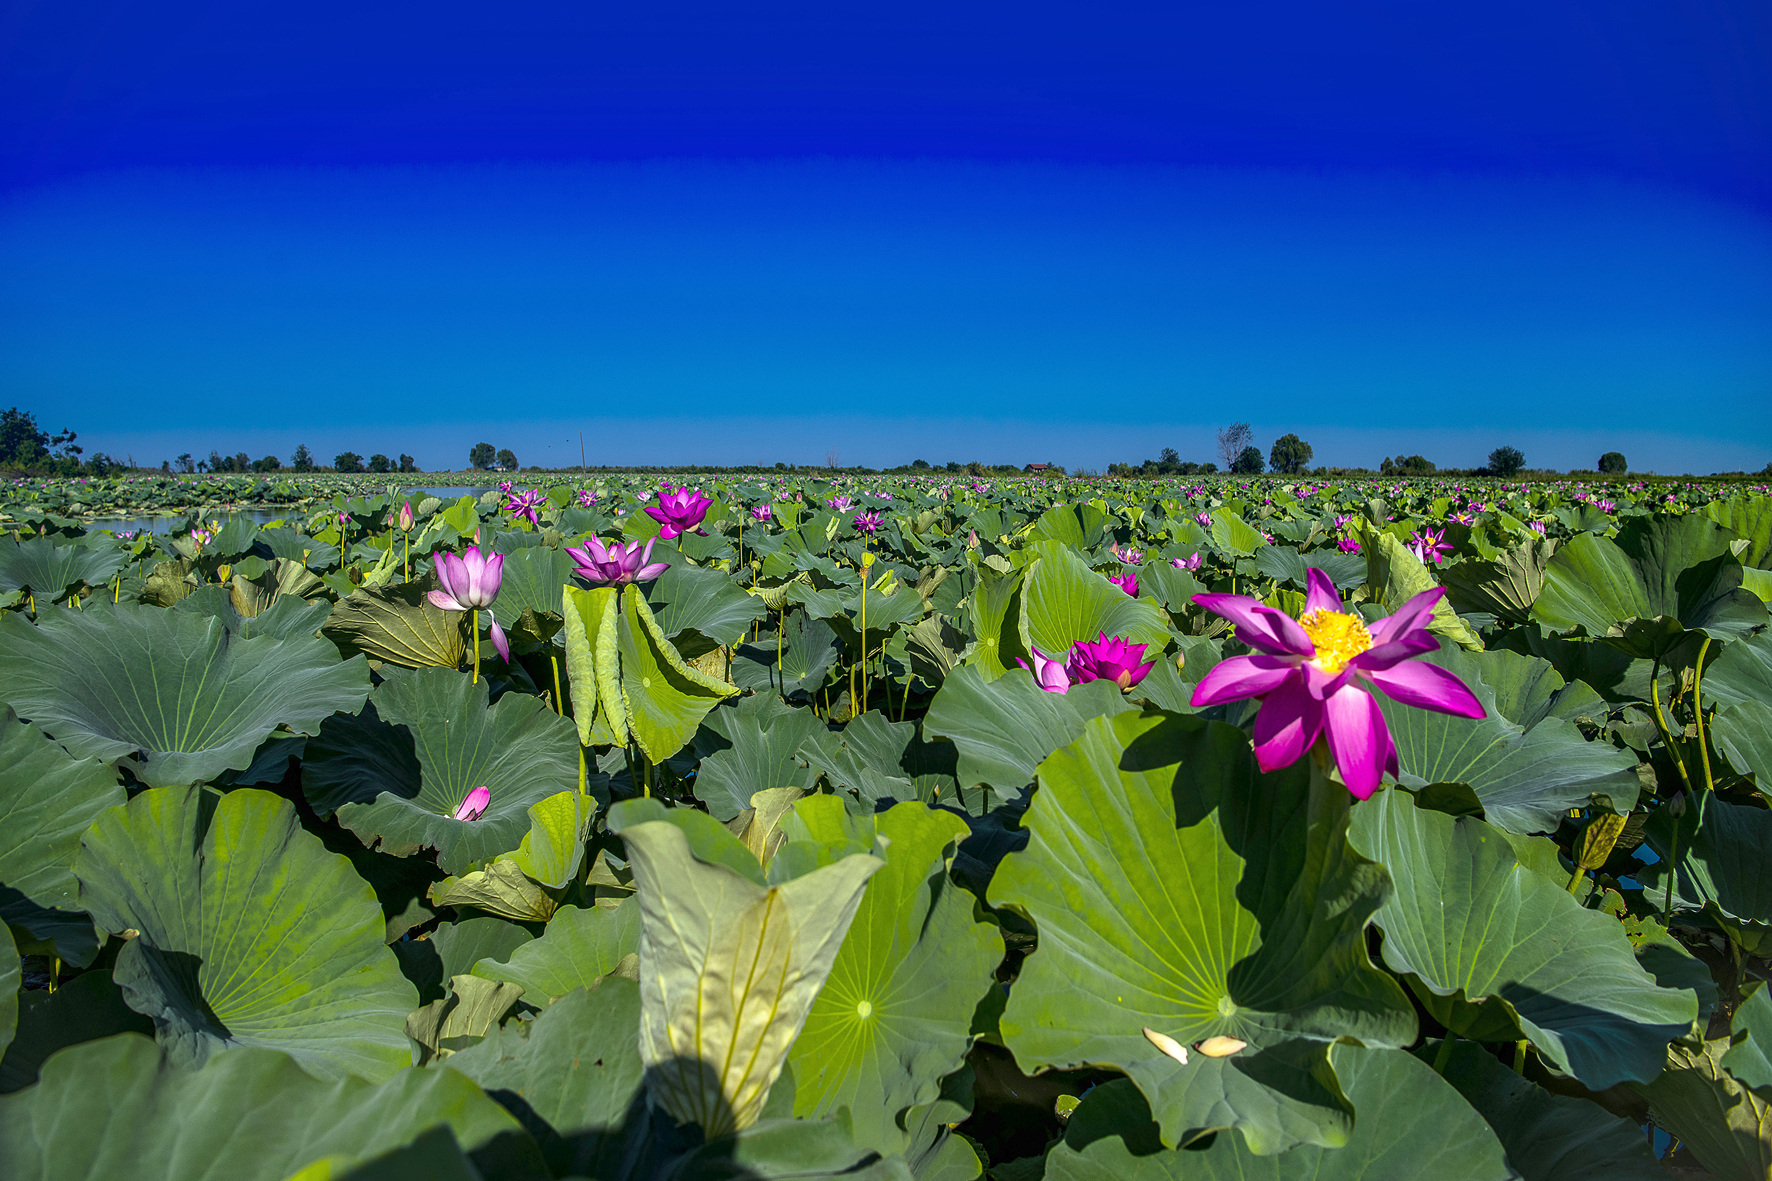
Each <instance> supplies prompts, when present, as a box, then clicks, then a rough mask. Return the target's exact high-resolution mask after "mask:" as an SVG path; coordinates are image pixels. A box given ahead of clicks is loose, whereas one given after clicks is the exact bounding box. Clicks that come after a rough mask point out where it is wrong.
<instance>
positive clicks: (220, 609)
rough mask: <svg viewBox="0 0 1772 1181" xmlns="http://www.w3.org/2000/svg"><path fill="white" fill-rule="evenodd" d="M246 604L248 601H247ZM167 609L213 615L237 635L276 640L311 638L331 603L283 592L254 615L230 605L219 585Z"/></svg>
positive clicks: (229, 596) (231, 598) (229, 597)
mask: <svg viewBox="0 0 1772 1181" xmlns="http://www.w3.org/2000/svg"><path fill="white" fill-rule="evenodd" d="M249 605H250V604H249ZM171 610H173V611H178V612H183V613H188V614H196V615H213V616H215V617H216V618H217V619H219V620H221V622H222V626H223V627H225V628H227V629H228V632H229V633H230V634H231V635H233V636H236V637H239V638H242V639H244V638H247V637H251V636H275V637H277V638H278V639H280V640H290V639H296V638H301V639H311V638H313V637H314V636H316V635H318V634H319V632H320V626H321V625H322V624H324V623H325V622H326V619H327V615H328V613H329V612H330V611H331V610H332V604H330V603H328V602H327V601H326V600H325V599H318V600H315V601H313V602H309V601H308V600H306V599H303V598H301V597H300V596H298V595H284V596H282V597H281V598H279V599H277V600H276V601H274V602H272V603H270V604H268V605H267V606H266V607H265V609H264V610H262V611H260V612H259V613H258V614H256V615H252V614H247V613H245V612H242V611H240V610H239V609H237V608H236V607H235V605H234V596H233V594H232V592H231V591H229V590H227V589H226V588H224V587H219V586H206V587H203V588H202V589H200V590H197V591H195V592H193V593H192V594H190V595H188V596H186V597H185V598H183V599H180V600H179V601H178V602H176V603H174V604H173V605H172V607H171Z"/></svg>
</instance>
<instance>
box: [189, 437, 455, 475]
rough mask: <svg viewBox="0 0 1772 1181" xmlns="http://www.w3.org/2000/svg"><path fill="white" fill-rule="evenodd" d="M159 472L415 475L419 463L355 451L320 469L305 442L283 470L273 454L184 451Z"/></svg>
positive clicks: (405, 456)
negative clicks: (206, 455) (201, 455)
mask: <svg viewBox="0 0 1772 1181" xmlns="http://www.w3.org/2000/svg"><path fill="white" fill-rule="evenodd" d="M160 470H162V471H166V472H183V473H185V474H187V475H188V474H192V473H196V472H234V473H245V472H261V473H262V472H280V471H285V470H288V471H292V472H304V473H305V472H378V473H381V472H416V471H418V470H420V469H419V466H418V461H417V460H415V459H413V458H412V456H410V455H402V456H401V457H400V458H399V459H390V458H388V457H387V456H385V455H382V454H380V453H379V452H378V453H377V454H375V455H371V456H370V457H369V458H368V459H367V460H365V459H364V458H363V457H362V456H361V455H358V454H357V453H356V452H355V451H344V452H340V453H339V454H338V455H335V456H333V458H332V466H331V467H323V466H321V465H320V464H318V463H315V462H314V453H313V452H311V451H309V450H308V445H307V444H306V443H301V444H298V445H297V446H296V448H295V454H294V455H293V456H292V457H291V458H290V461H289V467H288V468H287V469H285V468H284V466H283V461H282V460H281V459H278V458H277V457H276V456H275V455H261V456H259V457H258V458H257V459H254V458H252V456H250V455H248V454H247V453H246V452H244V451H237V452H235V453H234V454H233V455H223V454H222V453H221V452H220V451H215V450H211V451H210V453H209V458H208V459H198V458H197V457H195V456H193V455H192V454H191V453H190V452H189V451H187V452H185V453H184V454H183V455H181V456H179V457H178V458H177V459H172V460H165V461H163V462H162V463H161V464H160Z"/></svg>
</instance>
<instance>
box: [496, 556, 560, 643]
mask: <svg viewBox="0 0 1772 1181" xmlns="http://www.w3.org/2000/svg"><path fill="white" fill-rule="evenodd" d="M572 569H573V562H572V558H571V557H570V556H569V555H568V554H567V553H566V551H565V550H562V549H556V548H555V547H553V546H551V545H534V546H528V547H526V548H524V549H519V550H514V551H512V552H511V553H508V554H506V555H505V563H504V569H503V581H502V582H501V583H500V584H499V588H498V598H497V600H496V601H494V602H493V604H492V610H493V613H494V614H495V615H497V616H498V618H499V620H500V621H502V622H503V623H504V624H506V625H507V626H509V625H512V624H514V623H515V622H516V621H517V620H518V619H520V618H521V617H522V615H523V612H525V611H533V612H534V613H535V614H536V615H537V616H538V617H541V616H551V617H552V626H553V627H554V628H558V627H559V626H560V620H561V617H562V616H563V614H564V611H563V608H562V606H561V598H562V596H563V595H564V593H565V590H566V584H567V583H568V582H570V581H572ZM550 634H551V632H550Z"/></svg>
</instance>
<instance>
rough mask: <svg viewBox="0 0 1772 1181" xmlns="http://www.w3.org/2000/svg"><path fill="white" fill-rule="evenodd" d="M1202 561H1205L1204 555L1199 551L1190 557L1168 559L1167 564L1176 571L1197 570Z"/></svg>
mask: <svg viewBox="0 0 1772 1181" xmlns="http://www.w3.org/2000/svg"><path fill="white" fill-rule="evenodd" d="M1203 561H1205V555H1204V554H1202V553H1201V552H1200V551H1199V550H1195V551H1194V552H1193V554H1192V555H1191V556H1189V557H1186V558H1170V559H1169V564H1170V565H1171V566H1173V567H1175V568H1176V569H1177V570H1198V569H1199V568H1200V563H1201V562H1203Z"/></svg>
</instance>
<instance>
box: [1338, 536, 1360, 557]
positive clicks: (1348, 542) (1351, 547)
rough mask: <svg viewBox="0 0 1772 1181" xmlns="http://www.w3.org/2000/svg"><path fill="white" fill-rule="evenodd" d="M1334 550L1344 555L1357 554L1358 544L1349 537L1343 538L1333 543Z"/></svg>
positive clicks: (1358, 550)
mask: <svg viewBox="0 0 1772 1181" xmlns="http://www.w3.org/2000/svg"><path fill="white" fill-rule="evenodd" d="M1335 548H1336V549H1338V550H1340V551H1341V552H1342V553H1344V554H1357V553H1359V552H1360V543H1359V542H1357V541H1355V540H1354V539H1353V538H1351V537H1344V538H1342V539H1341V540H1340V541H1338V542H1336V543H1335Z"/></svg>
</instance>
